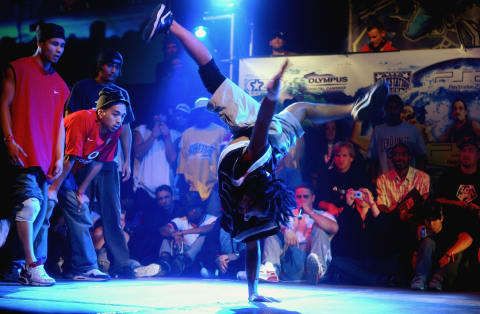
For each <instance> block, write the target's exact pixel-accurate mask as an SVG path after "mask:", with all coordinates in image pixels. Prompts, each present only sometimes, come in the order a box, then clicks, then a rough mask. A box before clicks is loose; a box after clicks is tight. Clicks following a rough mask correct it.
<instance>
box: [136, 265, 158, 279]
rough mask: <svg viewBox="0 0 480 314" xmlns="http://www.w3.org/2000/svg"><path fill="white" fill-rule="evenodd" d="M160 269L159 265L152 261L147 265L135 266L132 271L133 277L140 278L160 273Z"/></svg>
mask: <svg viewBox="0 0 480 314" xmlns="http://www.w3.org/2000/svg"><path fill="white" fill-rule="evenodd" d="M161 270H162V268H161V267H160V265H158V264H155V263H152V264H150V265H147V266H141V267H137V268H135V269H134V270H133V271H134V272H135V277H137V278H141V277H153V276H156V275H158V274H159V273H160V271H161Z"/></svg>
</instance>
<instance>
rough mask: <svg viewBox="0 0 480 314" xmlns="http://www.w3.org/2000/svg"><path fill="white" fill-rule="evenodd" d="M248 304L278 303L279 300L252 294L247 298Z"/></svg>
mask: <svg viewBox="0 0 480 314" xmlns="http://www.w3.org/2000/svg"><path fill="white" fill-rule="evenodd" d="M248 301H249V302H262V303H273V302H276V303H280V300H278V299H275V298H272V297H266V296H263V295H258V294H253V295H251V296H250V297H249V298H248Z"/></svg>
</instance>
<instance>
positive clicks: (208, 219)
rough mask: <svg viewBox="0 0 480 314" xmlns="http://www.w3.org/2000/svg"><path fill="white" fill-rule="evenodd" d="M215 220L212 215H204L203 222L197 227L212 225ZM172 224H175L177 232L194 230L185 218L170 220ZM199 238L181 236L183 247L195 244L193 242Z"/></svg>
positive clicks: (194, 235)
mask: <svg viewBox="0 0 480 314" xmlns="http://www.w3.org/2000/svg"><path fill="white" fill-rule="evenodd" d="M215 220H217V217H215V216H212V215H208V214H207V215H206V216H205V219H204V220H203V222H202V223H201V224H200V225H199V226H198V227H201V226H205V225H209V224H211V223H214V222H215ZM172 222H173V223H174V224H175V226H177V229H178V231H184V230H190V229H193V228H195V227H194V226H192V225H191V224H190V223H189V222H188V219H187V217H186V216H184V217H179V218H174V219H173V220H172ZM198 237H199V234H186V235H184V236H183V239H184V241H185V245H188V246H190V245H192V244H193V242H195V240H196V239H197V238H198Z"/></svg>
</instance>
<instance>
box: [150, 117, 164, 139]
mask: <svg viewBox="0 0 480 314" xmlns="http://www.w3.org/2000/svg"><path fill="white" fill-rule="evenodd" d="M161 134H162V130H161V128H160V122H159V121H155V124H154V125H153V128H152V136H153V137H154V138H159V137H160V135H161Z"/></svg>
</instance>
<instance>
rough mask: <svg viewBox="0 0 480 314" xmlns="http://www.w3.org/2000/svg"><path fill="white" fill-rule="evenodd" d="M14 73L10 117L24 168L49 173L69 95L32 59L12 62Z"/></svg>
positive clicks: (62, 84)
mask: <svg viewBox="0 0 480 314" xmlns="http://www.w3.org/2000/svg"><path fill="white" fill-rule="evenodd" d="M11 65H12V67H13V70H14V72H15V94H14V97H13V102H12V105H11V106H10V113H11V115H12V132H13V137H14V138H15V141H16V142H17V143H18V144H19V145H20V146H21V147H22V148H23V150H24V151H25V153H27V155H28V157H27V158H22V161H23V162H24V164H25V168H30V167H40V168H41V169H42V170H43V172H44V174H45V175H47V174H49V173H52V171H53V167H54V163H55V158H56V147H57V141H58V130H59V128H60V124H61V121H62V119H63V107H64V104H65V101H66V100H67V98H68V95H69V94H70V91H69V89H68V87H67V84H65V82H64V81H63V79H62V78H61V77H60V75H58V74H57V73H56V72H53V73H47V72H46V71H45V69H44V68H43V67H42V66H41V65H40V64H39V63H38V62H37V61H36V60H35V58H34V57H26V58H20V59H17V60H15V61H13V62H11Z"/></svg>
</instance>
